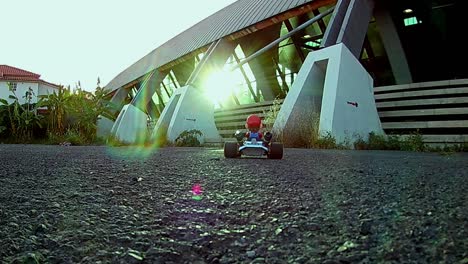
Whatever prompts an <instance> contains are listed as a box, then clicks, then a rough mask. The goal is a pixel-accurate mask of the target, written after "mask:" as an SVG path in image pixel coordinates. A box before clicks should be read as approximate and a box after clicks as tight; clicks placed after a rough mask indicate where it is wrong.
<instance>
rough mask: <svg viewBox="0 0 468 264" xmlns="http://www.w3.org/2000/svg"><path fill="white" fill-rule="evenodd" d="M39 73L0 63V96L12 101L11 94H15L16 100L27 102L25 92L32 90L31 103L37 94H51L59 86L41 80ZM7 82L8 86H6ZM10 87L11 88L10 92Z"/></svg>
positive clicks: (35, 100)
mask: <svg viewBox="0 0 468 264" xmlns="http://www.w3.org/2000/svg"><path fill="white" fill-rule="evenodd" d="M40 77H41V75H39V74H36V73H32V72H29V71H26V70H22V69H19V68H15V67H12V66H8V65H0V98H2V99H5V100H7V101H8V102H9V103H12V102H13V101H14V99H11V98H10V96H11V95H16V97H17V98H18V102H19V103H20V104H24V103H26V102H27V99H26V97H25V95H26V92H28V91H29V90H30V89H31V91H32V97H31V103H37V98H38V96H39V95H47V94H52V93H53V92H54V91H57V90H58V89H59V86H58V85H56V84H53V83H49V82H46V81H44V80H42V79H41V78H40ZM8 84H9V85H10V86H8ZM10 89H13V90H14V92H12V91H11V90H10Z"/></svg>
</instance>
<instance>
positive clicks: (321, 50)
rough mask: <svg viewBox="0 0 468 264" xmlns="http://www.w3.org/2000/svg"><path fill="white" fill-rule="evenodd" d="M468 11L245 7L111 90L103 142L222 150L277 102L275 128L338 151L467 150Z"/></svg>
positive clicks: (301, 2) (253, 3) (206, 25)
mask: <svg viewBox="0 0 468 264" xmlns="http://www.w3.org/2000/svg"><path fill="white" fill-rule="evenodd" d="M465 7H466V4H465V3H464V1H457V0H413V1H403V0H393V1H385V0H262V1H258V0H239V1H237V2H234V3H233V4H231V5H229V6H227V7H225V8H224V9H222V10H220V11H219V12H217V13H215V14H213V15H211V16H210V17H207V18H206V19H204V20H202V21H200V22H199V23H197V24H196V25H194V26H193V27H191V28H189V29H188V30H186V31H184V32H182V33H181V34H179V35H177V36H175V37H174V38H172V39H171V40H169V41H167V42H166V43H164V44H163V45H161V46H160V47H157V48H156V49H154V50H153V51H152V52H150V53H149V54H147V55H146V56H144V57H143V58H141V59H140V60H138V61H137V62H135V63H134V64H132V65H130V66H129V67H128V68H127V69H125V70H123V71H122V72H121V73H120V74H119V75H117V76H116V77H115V78H114V79H113V80H111V81H110V82H109V83H108V84H107V85H106V88H107V89H110V90H111V94H110V96H112V105H111V106H110V107H112V109H113V110H114V113H115V119H114V120H108V119H104V118H103V119H102V120H100V123H99V133H100V135H101V136H104V135H108V134H110V133H112V134H114V135H115V136H117V137H118V138H120V139H121V140H123V141H128V142H135V141H137V140H139V139H140V138H144V137H148V136H151V137H157V136H164V137H167V138H168V139H169V140H174V139H175V138H176V137H177V135H178V134H180V133H181V132H182V131H184V130H187V129H199V130H201V131H202V132H203V133H204V137H203V139H204V140H206V141H222V139H223V138H226V137H230V135H231V134H232V132H233V131H234V130H236V129H238V128H242V126H243V121H244V120H245V116H246V115H247V114H248V113H252V112H258V113H260V114H262V113H263V111H264V110H265V109H268V107H269V106H270V105H272V102H273V100H274V99H278V100H279V102H281V103H282V105H281V110H280V112H279V114H278V119H277V120H276V122H275V123H274V126H273V127H274V128H277V129H279V130H281V131H283V132H285V133H287V134H294V133H293V132H294V131H297V130H298V129H300V128H299V127H298V125H299V124H304V123H310V122H312V121H313V119H314V118H315V119H317V120H318V122H317V123H318V124H319V127H320V131H321V132H330V133H332V135H333V136H335V137H336V138H337V139H338V141H343V140H345V138H348V139H349V137H351V138H353V137H355V136H357V137H362V136H364V137H365V136H366V135H367V134H368V133H369V132H371V131H375V132H377V133H384V132H385V133H387V134H390V133H392V134H399V135H401V134H408V133H411V132H413V131H416V130H417V131H419V132H420V133H422V134H423V135H424V140H425V141H426V142H428V143H434V144H445V143H463V142H467V141H468V136H467V135H468V67H467V66H466V62H467V61H468V50H467V49H466V48H465V47H464V46H465V45H464V41H463V37H464V36H463V34H461V33H460V32H464V30H465V28H464V25H466V23H464V22H463V15H464V14H463V12H464V10H466V9H465ZM143 41H144V40H143ZM148 120H150V121H152V122H153V123H154V124H156V125H155V127H154V128H153V127H151V129H149V130H148V129H147V123H148Z"/></svg>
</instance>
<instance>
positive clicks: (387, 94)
mask: <svg viewBox="0 0 468 264" xmlns="http://www.w3.org/2000/svg"><path fill="white" fill-rule="evenodd" d="M374 94H375V100H376V105H377V110H378V113H379V116H380V120H381V122H382V126H383V128H384V130H385V132H386V133H387V134H392V135H399V136H402V137H405V136H407V135H409V134H411V133H413V132H415V131H419V134H421V135H422V136H423V140H424V142H425V143H427V144H429V145H431V146H444V145H452V144H463V143H468V79H461V80H449V81H437V82H425V83H413V84H404V85H393V86H382V87H375V89H374ZM279 102H280V103H282V100H281V101H279ZM273 104H274V102H273V101H266V102H261V103H257V104H249V105H241V106H238V107H235V108H231V109H219V110H216V111H215V123H216V126H217V128H218V130H219V132H220V134H221V136H222V137H223V139H224V140H227V139H233V138H232V135H233V134H234V132H235V131H236V130H238V129H239V130H245V128H244V124H245V119H246V117H247V116H248V115H249V114H253V113H255V114H258V115H259V116H261V117H264V113H265V112H266V111H268V110H270V107H272V106H273Z"/></svg>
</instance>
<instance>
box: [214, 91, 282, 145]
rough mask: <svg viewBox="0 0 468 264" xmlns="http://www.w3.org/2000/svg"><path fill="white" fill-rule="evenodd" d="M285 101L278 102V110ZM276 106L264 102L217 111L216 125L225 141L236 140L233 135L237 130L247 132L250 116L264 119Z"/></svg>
mask: <svg viewBox="0 0 468 264" xmlns="http://www.w3.org/2000/svg"><path fill="white" fill-rule="evenodd" d="M282 103H283V100H277V102H276V105H277V107H278V109H277V110H279V108H280V107H281V104H282ZM274 105H275V101H264V102H260V103H255V104H247V105H240V106H237V107H234V108H229V109H218V110H215V114H214V116H215V123H216V127H217V128H218V132H219V133H220V134H221V137H222V138H223V140H235V139H234V137H233V135H234V133H235V132H236V131H237V130H241V131H246V129H245V120H246V118H247V116H249V115H250V114H257V115H258V116H260V117H261V118H262V119H263V118H264V117H265V113H266V112H268V111H269V110H270V109H271V107H273V106H274Z"/></svg>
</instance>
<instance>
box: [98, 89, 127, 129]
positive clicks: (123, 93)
mask: <svg viewBox="0 0 468 264" xmlns="http://www.w3.org/2000/svg"><path fill="white" fill-rule="evenodd" d="M129 91H130V90H129V89H124V88H119V89H118V90H117V91H116V92H115V94H114V96H112V98H111V100H110V101H109V103H108V105H107V107H108V109H109V110H110V112H111V114H112V115H115V114H117V113H118V112H119V111H120V110H121V109H122V107H123V106H124V105H125V101H126V99H127V96H128V93H129ZM113 125H114V120H112V119H109V118H107V117H104V116H101V115H100V116H98V120H97V124H96V126H97V131H96V136H97V137H98V138H107V137H108V136H109V135H110V134H111V130H112V127H113Z"/></svg>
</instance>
